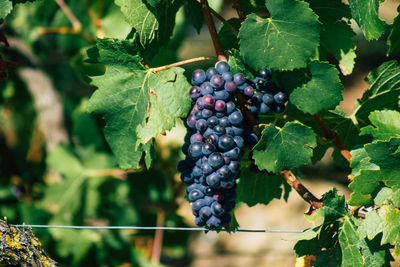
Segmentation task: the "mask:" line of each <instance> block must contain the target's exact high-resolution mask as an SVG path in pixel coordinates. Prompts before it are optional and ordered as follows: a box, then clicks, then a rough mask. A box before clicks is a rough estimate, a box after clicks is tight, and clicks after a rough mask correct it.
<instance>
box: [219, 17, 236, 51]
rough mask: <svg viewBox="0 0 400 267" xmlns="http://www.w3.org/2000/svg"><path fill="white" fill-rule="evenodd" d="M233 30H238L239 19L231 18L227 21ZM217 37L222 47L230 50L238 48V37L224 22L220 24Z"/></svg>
mask: <svg viewBox="0 0 400 267" xmlns="http://www.w3.org/2000/svg"><path fill="white" fill-rule="evenodd" d="M227 22H228V23H229V24H230V25H231V26H232V27H233V28H234V29H235V30H237V31H239V28H240V20H239V19H238V18H232V19H229V20H228V21H227ZM218 37H219V39H220V41H221V45H222V49H224V50H232V49H239V39H238V38H237V36H236V35H235V33H233V32H232V29H230V28H229V27H228V26H226V25H225V24H223V25H222V27H221V29H219V31H218Z"/></svg>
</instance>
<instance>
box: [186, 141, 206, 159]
mask: <svg viewBox="0 0 400 267" xmlns="http://www.w3.org/2000/svg"><path fill="white" fill-rule="evenodd" d="M202 147H203V143H201V142H196V143H193V144H191V145H190V146H189V156H190V157H192V158H199V157H201V156H202V154H203V153H202V152H201V149H202Z"/></svg>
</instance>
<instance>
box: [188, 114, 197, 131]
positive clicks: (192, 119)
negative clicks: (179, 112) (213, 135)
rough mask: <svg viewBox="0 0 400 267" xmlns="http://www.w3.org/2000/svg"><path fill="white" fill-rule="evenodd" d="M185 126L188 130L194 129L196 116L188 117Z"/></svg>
mask: <svg viewBox="0 0 400 267" xmlns="http://www.w3.org/2000/svg"><path fill="white" fill-rule="evenodd" d="M186 125H187V126H188V127H189V128H192V129H193V128H194V127H195V126H196V116H194V115H190V116H189V117H188V118H187V119H186Z"/></svg>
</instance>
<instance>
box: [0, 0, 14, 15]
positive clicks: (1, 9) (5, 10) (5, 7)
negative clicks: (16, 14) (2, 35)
mask: <svg viewBox="0 0 400 267" xmlns="http://www.w3.org/2000/svg"><path fill="white" fill-rule="evenodd" d="M12 9H13V5H12V2H11V1H9V0H3V1H1V2H0V19H4V18H5V17H7V15H8V14H10V13H11V10H12Z"/></svg>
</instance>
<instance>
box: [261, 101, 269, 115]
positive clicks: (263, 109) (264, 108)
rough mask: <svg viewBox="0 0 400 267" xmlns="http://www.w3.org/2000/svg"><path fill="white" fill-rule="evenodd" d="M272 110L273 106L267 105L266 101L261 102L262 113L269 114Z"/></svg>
mask: <svg viewBox="0 0 400 267" xmlns="http://www.w3.org/2000/svg"><path fill="white" fill-rule="evenodd" d="M270 110H271V108H270V107H269V106H268V105H266V104H265V103H261V105H260V113H261V114H267V112H268V111H270Z"/></svg>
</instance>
